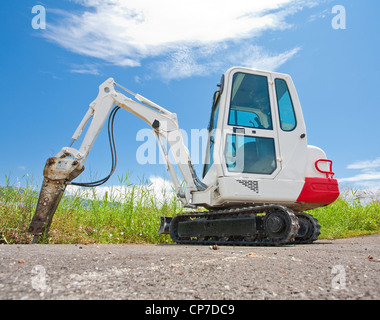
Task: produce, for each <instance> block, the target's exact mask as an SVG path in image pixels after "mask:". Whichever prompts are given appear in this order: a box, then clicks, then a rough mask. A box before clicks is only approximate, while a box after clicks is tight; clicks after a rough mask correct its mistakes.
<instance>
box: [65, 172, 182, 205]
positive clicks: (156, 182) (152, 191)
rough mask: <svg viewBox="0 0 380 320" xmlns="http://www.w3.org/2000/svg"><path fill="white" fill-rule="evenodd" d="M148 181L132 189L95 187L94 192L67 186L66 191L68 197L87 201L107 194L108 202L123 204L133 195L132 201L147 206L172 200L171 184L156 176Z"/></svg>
mask: <svg viewBox="0 0 380 320" xmlns="http://www.w3.org/2000/svg"><path fill="white" fill-rule="evenodd" d="M149 181H150V183H149V184H141V185H135V186H134V187H132V186H126V185H120V186H119V185H114V186H99V187H95V188H94V191H92V190H90V189H88V188H82V187H77V186H73V185H68V186H67V188H66V191H67V193H68V195H76V196H78V197H81V198H83V199H88V200H95V199H96V200H102V199H104V197H105V195H106V194H107V196H108V200H109V201H111V199H112V200H114V201H116V202H124V201H126V200H127V199H130V198H131V196H132V193H133V195H134V199H139V200H142V201H147V202H148V204H150V203H151V200H153V201H154V202H155V203H156V204H157V205H160V204H162V203H164V202H165V201H170V200H172V199H173V198H174V195H175V194H174V192H173V190H174V189H173V184H172V183H171V182H170V181H167V180H165V179H163V178H161V177H157V176H151V177H149ZM89 190H90V191H89Z"/></svg>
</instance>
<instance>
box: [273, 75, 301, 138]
mask: <svg viewBox="0 0 380 320" xmlns="http://www.w3.org/2000/svg"><path fill="white" fill-rule="evenodd" d="M274 82H275V84H276V96H277V105H278V112H279V115H280V126H281V129H282V130H284V131H293V130H294V129H295V127H296V126H297V120H296V115H295V113H294V106H293V101H292V98H291V96H290V93H289V89H288V85H287V84H286V81H285V80H283V79H276V80H275V81H274Z"/></svg>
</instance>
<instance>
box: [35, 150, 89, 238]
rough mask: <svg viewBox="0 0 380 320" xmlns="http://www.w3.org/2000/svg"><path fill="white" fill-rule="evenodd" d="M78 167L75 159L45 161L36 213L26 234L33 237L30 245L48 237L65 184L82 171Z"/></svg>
mask: <svg viewBox="0 0 380 320" xmlns="http://www.w3.org/2000/svg"><path fill="white" fill-rule="evenodd" d="M79 166H80V162H79V161H78V160H76V159H65V158H57V157H54V158H49V159H48V160H47V162H46V165H45V169H44V181H43V183H42V187H41V191H40V195H39V198H38V203H37V208H36V212H35V214H34V216H33V219H32V221H31V223H30V226H29V229H28V233H30V234H33V235H34V238H33V241H32V243H37V242H38V240H39V238H40V236H42V235H44V236H47V235H48V232H49V228H50V225H51V222H52V220H53V216H54V213H55V211H56V210H57V207H58V205H59V202H60V201H61V199H62V196H63V194H64V192H65V189H66V186H67V183H68V182H70V181H72V180H74V179H75V178H76V177H78V176H79V175H80V174H81V173H82V172H83V171H84V167H82V168H81V169H79V168H78V167H79Z"/></svg>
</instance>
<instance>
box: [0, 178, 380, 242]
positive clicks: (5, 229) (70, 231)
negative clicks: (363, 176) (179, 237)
mask: <svg viewBox="0 0 380 320" xmlns="http://www.w3.org/2000/svg"><path fill="white" fill-rule="evenodd" d="M9 180H10V179H9V178H6V185H5V187H4V188H1V189H0V243H8V244H15V243H29V242H30V241H31V240H32V236H31V235H28V234H27V230H28V227H29V223H30V221H31V219H32V217H33V215H34V212H35V208H36V203H37V198H38V193H39V188H38V187H37V186H35V185H32V184H30V183H29V182H27V183H26V185H27V186H26V188H18V187H15V186H14V185H11V184H10V181H9ZM119 184H120V185H119V186H117V187H109V188H108V189H107V190H106V191H105V192H103V193H100V192H99V189H96V188H91V189H82V188H81V189H71V188H70V189H69V190H68V192H66V196H65V197H63V198H62V200H61V203H60V205H59V207H58V209H57V211H56V213H55V215H54V219H53V223H52V225H51V227H50V232H49V236H48V238H47V239H44V242H45V243H58V244H63V243H170V242H171V240H170V237H169V236H168V235H165V236H163V235H160V236H159V235H157V230H158V228H159V225H160V217H161V216H174V215H176V214H178V213H180V212H182V211H183V210H184V208H183V206H182V205H181V204H180V202H178V201H177V200H176V198H175V196H174V195H173V194H172V193H171V192H168V191H167V190H165V189H163V190H162V191H161V194H157V190H153V188H152V186H151V185H149V184H147V183H146V182H145V181H143V182H142V183H140V184H135V183H131V182H130V180H129V177H128V176H125V177H122V178H119ZM103 191H104V189H103ZM352 194H353V195H354V196H353V197H351V199H345V198H343V197H341V198H339V199H338V200H337V201H336V202H335V203H333V204H332V205H330V206H327V207H323V208H318V209H315V210H312V211H309V213H311V214H312V215H314V216H315V217H316V218H317V219H318V220H319V223H320V224H321V227H322V229H321V231H322V233H321V236H320V239H321V238H322V239H323V238H343V237H349V236H358V235H365V234H374V233H380V202H379V201H378V200H371V201H369V202H366V203H363V201H362V200H361V198H360V197H356V196H355V194H356V193H355V192H354V191H353V192H352Z"/></svg>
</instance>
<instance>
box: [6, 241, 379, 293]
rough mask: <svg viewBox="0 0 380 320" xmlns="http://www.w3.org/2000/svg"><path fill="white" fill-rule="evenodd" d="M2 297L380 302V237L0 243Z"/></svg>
mask: <svg viewBox="0 0 380 320" xmlns="http://www.w3.org/2000/svg"><path fill="white" fill-rule="evenodd" d="M0 270H1V273H0V299H2V300H20V299H27V300H30V299H37V300H39V299H48V300H51V299H52V300H54V299H86V300H87V299H129V300H157V299H164V300H177V299H185V300H201V299H207V300H222V299H228V300H238V299H239V300H255V299H260V300H261V299H286V300H296V299H313V300H315V299H328V300H333V299H340V300H341V299H355V300H356V299H365V300H375V299H376V300H377V299H380V235H373V236H367V237H359V238H350V239H340V240H319V241H317V242H316V243H314V244H312V245H291V246H283V247H230V246H219V247H218V248H217V250H214V249H212V248H210V247H208V246H182V245H81V244H78V245H1V246H0Z"/></svg>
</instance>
